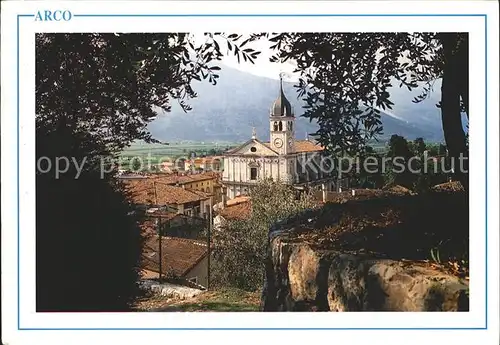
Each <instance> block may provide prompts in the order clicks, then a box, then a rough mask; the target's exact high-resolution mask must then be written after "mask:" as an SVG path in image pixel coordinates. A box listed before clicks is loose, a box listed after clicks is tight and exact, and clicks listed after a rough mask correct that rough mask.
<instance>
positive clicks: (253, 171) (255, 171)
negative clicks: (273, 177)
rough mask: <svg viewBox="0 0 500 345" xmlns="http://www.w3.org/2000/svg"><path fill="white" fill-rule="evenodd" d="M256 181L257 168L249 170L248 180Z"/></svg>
mask: <svg viewBox="0 0 500 345" xmlns="http://www.w3.org/2000/svg"><path fill="white" fill-rule="evenodd" d="M256 179H257V168H250V180H256Z"/></svg>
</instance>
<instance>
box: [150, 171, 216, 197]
mask: <svg viewBox="0 0 500 345" xmlns="http://www.w3.org/2000/svg"><path fill="white" fill-rule="evenodd" d="M156 178H157V180H158V181H159V182H161V183H163V184H168V185H172V186H178V187H182V188H184V189H186V190H191V191H200V192H204V193H207V194H210V195H211V199H212V205H215V203H217V202H220V201H221V200H222V189H221V184H220V174H219V173H216V172H205V173H197V174H196V173H190V174H188V173H186V174H179V173H177V174H159V175H157V177H156Z"/></svg>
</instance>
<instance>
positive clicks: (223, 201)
mask: <svg viewBox="0 0 500 345" xmlns="http://www.w3.org/2000/svg"><path fill="white" fill-rule="evenodd" d="M226 191H227V188H226V187H222V207H221V209H225V208H226V206H227V195H226Z"/></svg>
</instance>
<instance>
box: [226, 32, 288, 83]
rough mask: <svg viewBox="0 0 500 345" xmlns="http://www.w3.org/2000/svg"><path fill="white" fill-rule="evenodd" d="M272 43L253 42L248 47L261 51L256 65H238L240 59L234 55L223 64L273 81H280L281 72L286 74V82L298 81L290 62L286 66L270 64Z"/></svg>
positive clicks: (263, 41) (265, 41)
mask: <svg viewBox="0 0 500 345" xmlns="http://www.w3.org/2000/svg"><path fill="white" fill-rule="evenodd" d="M270 45H271V42H269V41H267V40H264V39H263V40H260V41H257V42H252V45H250V43H249V44H248V46H249V47H250V48H253V49H255V50H258V51H260V52H261V53H260V54H259V56H258V58H257V59H256V60H255V64H252V63H250V62H244V61H243V60H242V61H241V63H238V59H237V58H236V56H234V55H230V56H226V57H224V59H223V63H224V64H225V65H227V66H229V67H232V68H236V69H239V70H241V71H244V72H248V73H252V74H255V75H258V76H262V77H268V78H272V79H279V75H280V73H281V72H284V73H286V75H285V76H284V79H285V80H296V77H295V76H294V74H293V73H292V72H293V65H292V64H291V63H289V62H287V63H285V64H279V63H276V62H269V58H270V57H271V55H272V52H271V50H270V48H269V47H270Z"/></svg>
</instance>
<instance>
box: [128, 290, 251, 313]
mask: <svg viewBox="0 0 500 345" xmlns="http://www.w3.org/2000/svg"><path fill="white" fill-rule="evenodd" d="M259 304H260V293H259V292H246V291H243V290H239V289H234V288H225V289H220V290H214V291H206V292H203V293H201V294H200V295H198V296H196V297H194V298H192V299H189V300H185V301H178V300H168V299H166V298H164V297H161V296H154V297H149V298H145V299H143V300H141V301H138V303H137V306H136V309H137V310H138V311H156V312H169V311H215V312H217V311H222V312H232V311H259Z"/></svg>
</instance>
